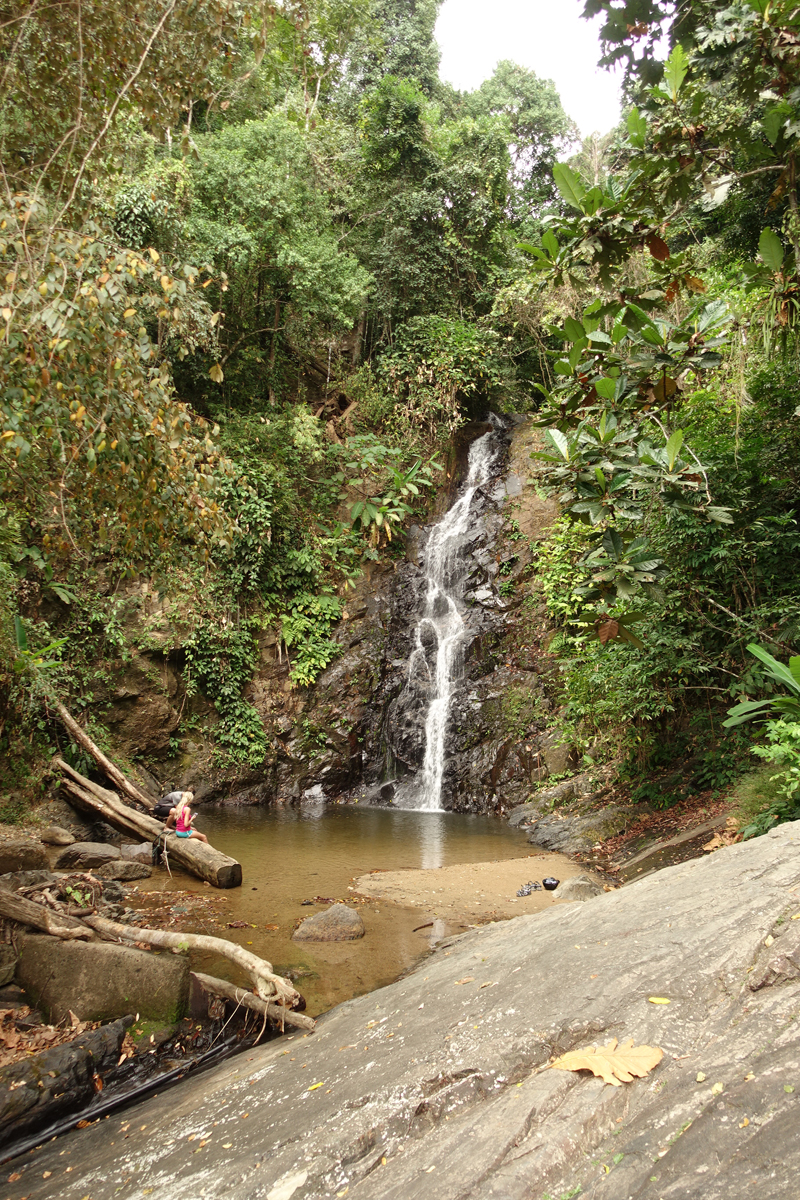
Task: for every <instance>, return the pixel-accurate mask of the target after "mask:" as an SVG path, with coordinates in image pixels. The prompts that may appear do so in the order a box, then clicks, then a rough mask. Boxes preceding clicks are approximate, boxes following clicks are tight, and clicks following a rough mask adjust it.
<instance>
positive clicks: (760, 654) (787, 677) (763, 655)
mask: <svg viewBox="0 0 800 1200" xmlns="http://www.w3.org/2000/svg"><path fill="white" fill-rule="evenodd" d="M747 649H748V650H749V651H750V653H751V654H753V655H755V657H756V658H757V659H760V661H761V662H763V663H764V665H765V666H766V667H768V668H769V673H770V675H771V676H772V678H773V679H777V680H778V682H779V683H785V684H786V685H787V686H788V687H789V688H790V689H791V690H792V691H793V692H798V693H800V685H798V683H797V681H796V680H795V678H794V675H793V674H792V672H791V671H790V670H789V668H788V667H785V666H784V665H783V663H782V662H778V660H777V658H773V657H772V655H771V654H770V653H769V651H767V650H765V649H764V648H763V647H762V646H755V645H753V644H752V643H750V644H749V645H748V647H747Z"/></svg>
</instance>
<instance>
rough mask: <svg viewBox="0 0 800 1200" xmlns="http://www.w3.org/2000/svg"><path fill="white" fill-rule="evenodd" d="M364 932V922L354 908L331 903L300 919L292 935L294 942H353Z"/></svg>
mask: <svg viewBox="0 0 800 1200" xmlns="http://www.w3.org/2000/svg"><path fill="white" fill-rule="evenodd" d="M365 933H366V929H365V928H364V922H363V921H362V920H361V917H360V916H359V914H358V913H357V912H356V910H355V909H354V908H348V906H347V905H346V904H332V905H331V907H330V908H326V909H325V911H324V912H318V913H315V914H314V916H313V917H307V918H306V920H305V921H302V922H301V924H300V925H299V926H298V927H297V929H295V931H294V933H293V934H292V937H293V938H294V940H295V941H296V942H355V941H357V940H358V938H362V937H363V936H364V934H365Z"/></svg>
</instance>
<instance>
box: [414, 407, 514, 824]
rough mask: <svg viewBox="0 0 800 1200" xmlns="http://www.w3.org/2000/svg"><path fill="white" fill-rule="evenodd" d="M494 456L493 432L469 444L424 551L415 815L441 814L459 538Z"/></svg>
mask: <svg viewBox="0 0 800 1200" xmlns="http://www.w3.org/2000/svg"><path fill="white" fill-rule="evenodd" d="M496 454H497V443H496V441H495V438H494V433H493V431H491V430H490V431H489V433H485V434H484V435H483V437H480V438H478V439H477V440H476V441H474V442H473V443H472V445H471V446H470V449H469V469H468V474H467V479H466V482H465V484H464V488H463V491H462V492H461V495H460V496H459V497H458V499H457V500H456V502H455V503H454V504H453V505H452V507H451V508H449V509H448V511H447V512H446V513H445V515H444V517H443V518H442V520H441V521H439V523H438V524H437V525H434V527H433V529H432V530H431V533H430V537H429V538H428V544H427V546H426V547H425V554H424V558H423V570H424V572H425V578H426V593H425V603H424V607H423V611H422V616H421V617H420V619H419V621H418V623H417V627H416V629H415V631H414V649H413V650H412V652H411V656H410V658H409V660H408V677H409V680H410V679H412V678H413V677H414V675H415V673H416V672H418V671H419V670H420V668H421V669H422V670H423V671H425V672H427V674H428V676H429V678H430V680H431V684H432V687H431V701H430V706H429V708H428V713H427V716H426V718H425V758H424V760H423V764H422V779H421V783H420V787H419V791H418V794H417V798H416V799H417V802H416V804H415V805H414V807H415V808H416V809H417V810H418V811H427V812H440V811H442V803H441V800H442V777H443V775H444V744H445V734H446V732H447V721H448V717H449V714H450V697H451V694H452V690H453V682H454V680H455V679H456V678H457V676H458V673H459V670H460V667H461V654H460V651H461V643H462V635H463V632H464V619H463V617H462V616H461V612H460V602H461V592H462V588H463V582H464V575H465V569H466V568H465V563H464V560H463V559H462V557H461V555H460V554H459V549H460V543H461V538H462V536H463V534H464V533H465V532H466V530H467V529H468V527H469V523H470V507H471V505H472V500H473V497H474V495H475V493H476V492H477V490H478V488H480V487H482V486H483V484H485V483H486V482H487V481H488V479H489V477H490V475H491V469H492V463H493V461H494V458H495V456H496ZM431 635H433V636H431ZM426 644H427V646H428V653H427V655H426ZM432 653H435V660H434V664H433V670H431V666H430V657H431V654H432Z"/></svg>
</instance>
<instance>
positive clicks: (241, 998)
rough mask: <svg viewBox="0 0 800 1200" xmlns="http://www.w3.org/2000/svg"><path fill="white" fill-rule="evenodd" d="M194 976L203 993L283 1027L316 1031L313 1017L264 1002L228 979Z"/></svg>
mask: <svg viewBox="0 0 800 1200" xmlns="http://www.w3.org/2000/svg"><path fill="white" fill-rule="evenodd" d="M192 974H193V976H194V978H195V979H196V980H197V982H198V983H199V984H200V986H201V987H202V988H203V991H206V992H211V994H212V995H214V996H222V997H223V999H225V1000H233V1001H235V1003H236V1004H241V1005H242V1007H243V1008H249V1009H252V1011H253V1012H257V1013H260V1014H261V1015H262V1016H266V1017H271V1018H272V1020H273V1021H280V1023H281V1025H282V1026H283V1025H291V1027H292V1028H293V1029H305V1030H307V1031H308V1032H309V1033H311V1032H313V1030H314V1029H316V1025H317V1023H316V1021H315V1020H314V1019H313V1017H306V1016H304V1015H303V1013H297V1012H292V1010H291V1009H290V1008H284V1007H283V1005H282V1004H273V1003H272V1001H271V1000H262V999H261V997H260V996H254V995H253V993H252V992H246V991H245V990H244V988H240V987H237V986H236V984H235V983H229V982H228V980H227V979H217V978H215V976H213V975H203V974H201V972H200V971H193V972H192Z"/></svg>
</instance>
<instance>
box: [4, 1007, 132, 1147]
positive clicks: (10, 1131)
mask: <svg viewBox="0 0 800 1200" xmlns="http://www.w3.org/2000/svg"><path fill="white" fill-rule="evenodd" d="M132 1020H133V1018H132V1017H128V1019H127V1020H119V1021H113V1022H111V1023H110V1024H108V1025H104V1026H102V1027H101V1028H100V1029H94V1030H90V1031H87V1032H86V1033H83V1034H81V1035H79V1036H78V1037H76V1038H75V1039H74V1040H73V1041H71V1042H65V1043H64V1044H63V1045H61V1046H55V1047H53V1049H52V1050H44V1051H43V1052H42V1053H40V1054H33V1055H31V1056H30V1057H29V1058H26V1059H25V1060H24V1061H23V1062H19V1063H15V1064H14V1065H13V1066H10V1067H4V1068H0V1147H2V1146H4V1145H7V1144H8V1143H10V1142H14V1141H15V1140H16V1139H17V1138H19V1137H21V1136H22V1135H23V1134H25V1133H30V1132H34V1131H36V1130H38V1129H40V1128H41V1127H42V1126H43V1125H44V1124H49V1123H51V1122H54V1121H57V1120H58V1119H59V1118H60V1117H63V1116H66V1115H67V1114H68V1113H71V1112H74V1111H75V1110H76V1109H80V1108H82V1107H83V1106H84V1105H86V1104H88V1103H89V1101H90V1100H92V1099H93V1098H94V1095H95V1092H96V1090H97V1083H96V1081H97V1080H100V1081H102V1077H103V1075H105V1073H106V1072H107V1071H110V1070H112V1069H113V1068H114V1067H115V1066H116V1065H117V1060H118V1058H119V1053H120V1047H121V1046H122V1040H123V1038H124V1036H125V1030H126V1029H127V1028H128V1026H129V1025H130V1024H131V1022H132ZM100 1086H102V1082H101V1083H100Z"/></svg>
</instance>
